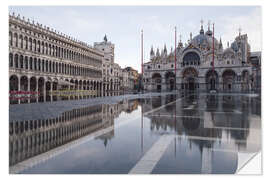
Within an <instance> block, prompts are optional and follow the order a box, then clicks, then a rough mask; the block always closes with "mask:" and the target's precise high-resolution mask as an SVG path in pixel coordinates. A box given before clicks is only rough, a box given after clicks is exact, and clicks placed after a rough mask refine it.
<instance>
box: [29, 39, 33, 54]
mask: <svg viewBox="0 0 270 180" xmlns="http://www.w3.org/2000/svg"><path fill="white" fill-rule="evenodd" d="M29 50H30V51H32V50H33V46H32V38H29Z"/></svg>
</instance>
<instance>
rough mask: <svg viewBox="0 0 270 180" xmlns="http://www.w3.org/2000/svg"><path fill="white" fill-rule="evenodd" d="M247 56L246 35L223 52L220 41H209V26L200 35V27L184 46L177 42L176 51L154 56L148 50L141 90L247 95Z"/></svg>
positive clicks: (249, 84) (249, 75)
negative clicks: (240, 93)
mask: <svg viewBox="0 0 270 180" xmlns="http://www.w3.org/2000/svg"><path fill="white" fill-rule="evenodd" d="M175 53H176V63H175ZM250 55H251V52H250V45H249V44H248V36H247V34H243V35H242V34H241V32H239V35H238V36H237V37H236V38H235V40H234V42H233V43H231V45H230V44H229V43H227V48H223V44H222V41H221V39H220V40H217V39H216V38H213V32H212V31H211V30H210V25H208V30H207V31H206V32H204V29H203V24H201V29H200V31H199V34H198V35H197V36H195V37H192V33H190V38H189V40H188V42H187V43H186V44H185V45H183V43H182V42H181V39H180V41H179V42H178V46H177V48H176V50H173V49H171V52H167V48H166V45H165V46H164V48H163V49H162V50H161V51H160V50H159V49H157V50H156V52H154V50H153V47H152V48H151V52H150V61H149V62H147V63H144V65H143V68H144V74H143V84H144V89H146V90H150V91H168V90H174V89H175V88H176V89H177V90H183V91H186V90H187V91H210V90H217V91H223V92H236V91H238V92H239V91H241V92H243V91H251V90H253V89H254V86H253V79H252V75H253V71H252V63H251V61H250V57H251V56H250ZM213 58H214V60H213ZM175 64H176V67H175Z"/></svg>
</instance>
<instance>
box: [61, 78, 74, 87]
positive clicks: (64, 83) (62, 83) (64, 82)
mask: <svg viewBox="0 0 270 180" xmlns="http://www.w3.org/2000/svg"><path fill="white" fill-rule="evenodd" d="M58 85H62V86H67V85H71V86H73V85H75V84H74V83H71V82H68V81H64V80H62V79H60V80H59V81H58Z"/></svg>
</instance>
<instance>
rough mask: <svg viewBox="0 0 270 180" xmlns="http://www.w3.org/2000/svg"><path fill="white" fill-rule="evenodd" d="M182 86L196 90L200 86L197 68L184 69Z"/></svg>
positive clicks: (189, 89) (185, 88) (188, 89)
mask: <svg viewBox="0 0 270 180" xmlns="http://www.w3.org/2000/svg"><path fill="white" fill-rule="evenodd" d="M182 87H183V89H184V90H187V91H195V90H197V89H198V88H199V83H198V72H197V70H196V69H194V68H192V67H189V68H186V69H184V71H183V85H182Z"/></svg>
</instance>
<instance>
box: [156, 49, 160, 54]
mask: <svg viewBox="0 0 270 180" xmlns="http://www.w3.org/2000/svg"><path fill="white" fill-rule="evenodd" d="M156 56H160V53H159V48H157V52H156Z"/></svg>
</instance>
